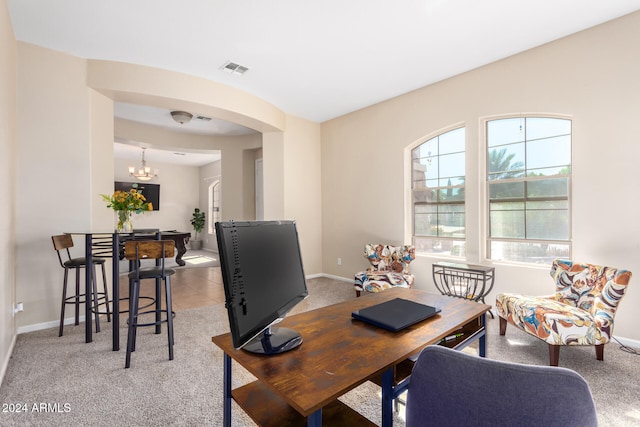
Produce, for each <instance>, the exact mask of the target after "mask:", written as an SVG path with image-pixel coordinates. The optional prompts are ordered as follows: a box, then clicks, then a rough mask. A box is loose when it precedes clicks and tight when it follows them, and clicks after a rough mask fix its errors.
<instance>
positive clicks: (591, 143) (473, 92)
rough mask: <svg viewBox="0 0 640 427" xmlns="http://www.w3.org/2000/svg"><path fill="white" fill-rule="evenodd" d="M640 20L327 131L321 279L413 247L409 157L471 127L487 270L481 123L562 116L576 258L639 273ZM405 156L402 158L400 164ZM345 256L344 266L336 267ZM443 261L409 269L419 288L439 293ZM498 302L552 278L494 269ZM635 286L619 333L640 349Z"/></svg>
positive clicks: (472, 226)
mask: <svg viewBox="0 0 640 427" xmlns="http://www.w3.org/2000/svg"><path fill="white" fill-rule="evenodd" d="M638 40H640V13H635V14H632V15H629V16H627V17H623V18H621V19H618V20H615V21H612V22H610V23H607V24H604V25H601V26H598V27H595V28H593V29H590V30H587V31H584V32H582V33H579V34H576V35H573V36H570V37H567V38H565V39H563V40H559V41H556V42H553V43H550V44H548V45H545V46H542V47H539V48H536V49H533V50H530V51H528V52H525V53H522V54H519V55H516V56H513V57H511V58H508V59H505V60H503V61H500V62H497V63H494V64H491V65H488V66H485V67H482V68H479V69H477V70H474V71H471V72H468V73H465V74H462V75H460V76H457V77H454V78H451V79H449V80H446V81H443V82H440V83H438V84H434V85H432V86H428V87H425V88H422V89H420V90H417V91H415V92H412V93H409V94H406V95H404V96H401V97H398V98H395V99H391V100H388V101H386V102H382V103H380V104H378V105H374V106H371V107H369V108H366V109H363V110H361V111H357V112H354V113H353V114H349V115H346V116H343V117H340V118H337V119H335V120H331V121H329V122H326V123H323V125H322V188H323V189H325V191H323V198H322V224H323V246H324V252H323V255H324V264H323V271H324V272H325V273H328V274H333V275H337V276H341V277H352V274H353V272H355V271H358V270H359V269H362V268H364V267H366V265H367V262H366V260H365V259H364V258H363V257H362V248H363V245H364V244H365V243H368V242H390V243H400V242H408V241H410V236H407V235H406V234H405V228H404V220H403V219H404V218H405V216H406V215H407V212H410V205H409V203H408V199H409V195H408V193H407V191H406V190H404V189H405V188H406V187H407V185H408V178H407V177H408V174H406V168H408V167H409V162H408V161H407V156H406V150H408V149H409V148H411V147H412V146H414V145H415V144H416V143H419V142H420V141H423V140H424V139H425V137H426V136H428V135H430V134H432V133H434V132H437V131H439V130H441V129H444V128H446V127H449V126H451V125H454V124H460V123H462V124H464V125H465V126H466V128H467V181H466V182H467V191H466V195H467V236H468V239H469V241H468V245H467V248H468V249H467V252H468V256H469V261H471V262H479V261H482V254H483V252H482V242H483V232H484V228H483V227H482V224H483V210H482V209H478V206H479V205H480V204H481V203H482V201H483V200H484V199H483V197H482V189H483V185H484V181H483V169H482V167H481V165H482V162H483V158H482V155H483V153H484V148H483V141H482V139H481V135H482V131H481V125H480V120H481V119H482V118H485V117H490V116H494V115H499V114H514V113H516V114H518V113H524V114H526V113H555V114H563V115H569V116H571V117H572V120H573V166H574V172H573V195H572V196H573V197H572V209H573V256H574V258H575V259H578V260H581V261H587V262H594V263H599V264H603V265H611V266H617V267H621V268H627V269H630V270H631V271H635V272H636V275H638V274H640V258H639V257H638V254H639V253H640V251H639V249H640V243H639V242H640V223H639V222H638V221H637V219H636V217H637V210H638V208H640V202H638V200H639V199H638V196H637V194H636V193H637V192H636V189H635V185H636V183H637V181H638V172H637V171H638V168H637V164H636V163H637V159H638V158H639V157H640V143H638V136H637V130H636V127H637V123H638V117H640V79H639V78H638V76H639V75H640V49H638V45H637V44H638ZM403 153H404V154H403ZM337 257H341V258H342V260H343V265H342V266H337V265H336V258H337ZM433 261H435V259H434V258H429V257H424V256H421V257H419V258H418V259H416V261H414V263H412V271H413V272H414V273H415V274H416V276H417V286H418V287H420V288H425V289H429V290H435V288H434V287H433V284H432V280H431V264H432V262H433ZM496 271H497V279H496V286H495V290H494V292H493V294H492V295H491V296H490V297H489V298H488V299H487V302H489V303H493V302H494V301H495V292H502V291H514V292H523V293H528V294H547V293H550V292H552V291H553V283H552V281H551V279H550V278H549V275H548V270H547V268H544V269H539V268H529V267H514V266H507V265H496ZM638 281H639V279H638V278H635V279H634V280H632V282H631V285H630V287H629V291H628V294H627V296H626V298H625V300H623V301H622V303H621V306H620V307H621V308H620V311H619V312H618V315H617V318H616V320H617V322H616V329H615V335H617V336H621V337H626V338H629V339H634V340H640V329H639V328H638V327H637V315H636V310H635V306H638V305H640V285H638V283H636V282H638Z"/></svg>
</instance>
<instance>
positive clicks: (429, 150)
mask: <svg viewBox="0 0 640 427" xmlns="http://www.w3.org/2000/svg"><path fill="white" fill-rule="evenodd" d="M411 153H412V155H411V157H412V158H413V159H418V158H420V157H429V156H437V155H438V138H437V137H436V138H431V139H430V140H428V141H425V142H423V143H422V144H420V145H419V146H417V147H416V148H414V149H413V150H412V151H411Z"/></svg>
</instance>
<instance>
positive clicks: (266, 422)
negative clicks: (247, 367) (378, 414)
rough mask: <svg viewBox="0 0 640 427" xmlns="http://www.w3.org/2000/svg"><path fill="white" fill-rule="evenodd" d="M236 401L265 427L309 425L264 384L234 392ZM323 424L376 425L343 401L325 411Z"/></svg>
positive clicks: (330, 405)
mask: <svg viewBox="0 0 640 427" xmlns="http://www.w3.org/2000/svg"><path fill="white" fill-rule="evenodd" d="M231 395H232V396H233V400H234V401H235V402H236V403H237V404H238V406H240V408H242V410H243V411H245V412H246V413H247V414H248V415H249V417H251V419H252V420H253V421H254V422H255V423H256V424H258V425H259V426H263V427H294V426H300V427H303V426H306V425H307V419H306V418H305V417H303V416H302V415H300V414H299V413H298V412H297V411H296V410H295V409H294V408H293V407H291V406H290V405H288V404H287V403H286V402H285V401H284V400H282V399H281V398H280V397H279V396H278V395H276V394H275V393H274V392H273V391H271V390H270V389H269V388H268V387H266V386H265V385H264V384H262V383H261V382H260V381H254V382H252V383H249V384H246V385H244V386H241V387H238V388H235V389H233V390H232V391H231ZM322 424H323V425H327V426H334V425H347V426H356V427H360V426H362V427H371V426H375V425H376V424H375V423H373V422H371V421H369V420H368V419H367V418H365V417H364V416H362V415H361V414H360V413H358V412H356V411H354V410H353V409H351V408H350V407H348V406H347V405H345V404H344V403H342V402H340V401H339V400H335V401H334V402H332V403H330V404H329V405H327V406H325V407H324V408H322Z"/></svg>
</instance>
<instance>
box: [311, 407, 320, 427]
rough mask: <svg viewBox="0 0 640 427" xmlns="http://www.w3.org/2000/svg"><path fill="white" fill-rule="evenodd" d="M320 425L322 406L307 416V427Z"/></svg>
mask: <svg viewBox="0 0 640 427" xmlns="http://www.w3.org/2000/svg"><path fill="white" fill-rule="evenodd" d="M321 426H322V408H320V409H318V410H317V411H316V412H314V413H313V414H311V415H309V416H308V417H307V427H321Z"/></svg>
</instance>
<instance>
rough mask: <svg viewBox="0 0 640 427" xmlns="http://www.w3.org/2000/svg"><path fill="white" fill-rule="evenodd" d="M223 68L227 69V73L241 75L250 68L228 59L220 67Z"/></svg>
mask: <svg viewBox="0 0 640 427" xmlns="http://www.w3.org/2000/svg"><path fill="white" fill-rule="evenodd" d="M220 69H221V70H223V71H226V72H227V73H233V74H237V75H239V76H241V75H243V74H244V73H246V72H247V71H249V69H248V68H247V67H245V66H243V65H240V64H236V63H235V62H231V61H227V62H226V63H224V65H222V67H220Z"/></svg>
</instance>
